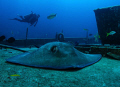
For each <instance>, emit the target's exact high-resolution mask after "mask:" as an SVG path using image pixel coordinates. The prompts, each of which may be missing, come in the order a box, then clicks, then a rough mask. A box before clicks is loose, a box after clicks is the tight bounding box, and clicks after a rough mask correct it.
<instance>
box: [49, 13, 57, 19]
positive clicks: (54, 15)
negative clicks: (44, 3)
mask: <svg viewBox="0 0 120 87" xmlns="http://www.w3.org/2000/svg"><path fill="white" fill-rule="evenodd" d="M56 15H57V14H51V15H49V16H47V19H53V18H54V17H56Z"/></svg>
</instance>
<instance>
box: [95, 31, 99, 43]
mask: <svg viewBox="0 0 120 87" xmlns="http://www.w3.org/2000/svg"><path fill="white" fill-rule="evenodd" d="M94 37H95V42H98V39H99V38H100V35H99V34H98V33H97V34H96V35H94Z"/></svg>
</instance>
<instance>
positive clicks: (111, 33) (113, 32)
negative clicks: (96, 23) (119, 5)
mask: <svg viewBox="0 0 120 87" xmlns="http://www.w3.org/2000/svg"><path fill="white" fill-rule="evenodd" d="M115 33H116V32H115V31H111V32H110V33H107V36H109V35H114V34H115ZM107 36H106V37H107Z"/></svg>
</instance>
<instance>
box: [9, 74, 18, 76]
mask: <svg viewBox="0 0 120 87" xmlns="http://www.w3.org/2000/svg"><path fill="white" fill-rule="evenodd" d="M10 76H20V75H18V74H13V75H10Z"/></svg>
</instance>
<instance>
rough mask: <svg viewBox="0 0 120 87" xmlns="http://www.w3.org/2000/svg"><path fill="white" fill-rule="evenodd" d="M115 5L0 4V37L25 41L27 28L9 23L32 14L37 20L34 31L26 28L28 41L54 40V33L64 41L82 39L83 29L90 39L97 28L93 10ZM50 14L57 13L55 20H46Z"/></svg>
mask: <svg viewBox="0 0 120 87" xmlns="http://www.w3.org/2000/svg"><path fill="white" fill-rule="evenodd" d="M119 3H120V1H119V0H0V8H1V12H0V36H1V35H5V36H6V39H8V38H9V37H14V38H15V39H25V38H26V28H27V27H28V26H29V25H30V24H28V23H23V22H19V21H11V20H9V19H11V18H15V17H17V18H19V17H18V16H17V14H19V15H23V16H24V15H27V14H30V13H31V11H33V12H34V13H36V14H40V18H39V20H38V23H37V25H36V27H34V26H31V27H29V31H28V38H55V35H56V32H58V33H60V32H62V30H63V33H64V36H65V37H86V31H85V30H84V29H88V30H89V34H93V35H92V36H90V37H94V35H95V34H96V33H97V24H96V19H95V14H94V11H93V10H95V9H98V8H104V7H109V6H115V5H119ZM52 13H57V16H56V17H55V18H53V19H51V20H49V19H47V16H49V15H50V14H52Z"/></svg>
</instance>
